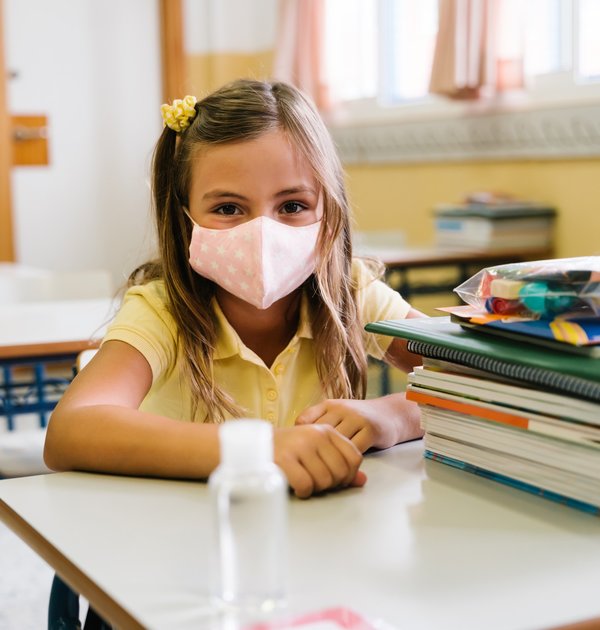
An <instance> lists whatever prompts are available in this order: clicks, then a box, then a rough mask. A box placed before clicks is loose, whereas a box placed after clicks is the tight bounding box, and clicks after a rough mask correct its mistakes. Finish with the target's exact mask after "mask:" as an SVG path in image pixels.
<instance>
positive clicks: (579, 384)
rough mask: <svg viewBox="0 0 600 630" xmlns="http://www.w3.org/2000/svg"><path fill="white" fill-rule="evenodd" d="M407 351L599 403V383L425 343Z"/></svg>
mask: <svg viewBox="0 0 600 630" xmlns="http://www.w3.org/2000/svg"><path fill="white" fill-rule="evenodd" d="M408 351H409V352H413V353H414V354H418V355H421V356H424V357H428V358H430V359H439V360H442V361H448V362H451V363H459V364H460V365H465V366H467V367H471V368H475V369H477V370H483V371H484V372H489V373H491V374H498V375H499V376H503V377H506V378H509V379H513V380H515V381H526V382H528V383H531V384H532V385H537V386H539V387H546V388H548V389H553V390H556V391H561V392H564V393H567V394H571V395H573V396H578V397H580V398H586V399H588V400H592V401H594V402H600V383H596V382H593V381H587V380H585V379H583V378H579V377H578V376H572V375H570V374H563V373H562V372H553V371H552V370H545V369H543V368H538V367H531V366H528V365H520V364H518V363H509V362H507V361H502V360H500V359H496V358H494V357H489V356H483V355H480V354H474V353H471V352H465V351H464V350H456V349H454V348H447V347H445V346H439V345H435V344H431V343H427V342H424V341H415V340H409V341H408Z"/></svg>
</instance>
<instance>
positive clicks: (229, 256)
mask: <svg viewBox="0 0 600 630" xmlns="http://www.w3.org/2000/svg"><path fill="white" fill-rule="evenodd" d="M320 226H321V222H320V221H317V222H316V223H313V224H311V225H305V226H301V227H294V226H290V225H286V224H284V223H279V222H278V221H274V220H273V219H269V218H267V217H257V218H256V219H252V221H247V222H245V223H241V224H240V225H236V226H235V227H233V228H229V229H225V230H214V229H210V228H205V227H201V226H199V225H196V224H194V227H193V229H192V240H191V242H190V265H191V267H192V269H193V270H194V271H195V272H196V273H199V274H200V275H201V276H204V277H205V278H208V279H209V280H213V281H214V282H216V283H217V284H218V285H219V286H220V287H222V288H223V289H225V290H226V291H229V293H232V294H233V295H236V296H237V297H239V298H241V299H242V300H244V301H246V302H248V303H250V304H252V305H253V306H256V308H260V309H265V308H269V306H271V304H273V302H276V301H277V300H280V299H281V298H282V297H285V296H286V295H289V294H290V293H291V292H292V291H294V290H295V289H297V288H298V287H299V286H300V285H301V284H302V283H303V282H304V281H305V280H306V279H307V278H308V277H309V276H310V274H311V273H313V272H314V270H315V248H316V244H317V237H318V235H319V228H320Z"/></svg>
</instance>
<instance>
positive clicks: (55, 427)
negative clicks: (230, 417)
mask: <svg viewBox="0 0 600 630" xmlns="http://www.w3.org/2000/svg"><path fill="white" fill-rule="evenodd" d="M217 432H218V425H216V424H210V423H206V424H195V423H191V422H181V421H178V420H172V419H170V418H165V417H162V416H158V415H154V414H149V413H145V412H142V411H138V410H136V409H128V408H124V407H118V406H112V405H92V406H82V407H69V408H64V409H61V408H60V405H59V406H58V407H57V409H56V410H55V412H54V414H53V415H52V418H51V420H50V423H49V425H48V430H47V436H46V445H45V448H44V460H45V461H46V464H47V465H48V467H49V468H52V469H54V470H86V471H97V472H108V473H116V474H130V475H149V476H157V477H174V478H206V477H208V475H209V474H210V473H211V472H212V470H213V469H214V468H215V467H216V466H217V464H218V462H219V446H218V433H217Z"/></svg>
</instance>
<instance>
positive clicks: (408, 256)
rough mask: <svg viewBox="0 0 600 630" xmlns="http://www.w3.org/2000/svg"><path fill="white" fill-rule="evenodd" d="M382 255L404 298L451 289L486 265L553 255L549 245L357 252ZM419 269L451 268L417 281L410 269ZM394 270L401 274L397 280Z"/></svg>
mask: <svg viewBox="0 0 600 630" xmlns="http://www.w3.org/2000/svg"><path fill="white" fill-rule="evenodd" d="M357 253H358V254H359V255H368V256H374V257H376V258H379V260H381V262H383V263H384V264H385V267H386V275H387V277H388V280H389V281H390V283H391V284H392V285H393V286H394V288H395V289H397V290H398V291H399V292H400V293H401V294H402V296H403V297H404V299H405V300H411V299H412V298H413V297H414V296H417V295H434V294H438V293H448V292H451V291H452V290H453V289H454V288H455V287H457V286H458V285H459V284H462V283H463V282H465V280H468V279H469V278H470V277H471V276H472V275H474V274H475V273H477V271H479V270H480V269H483V268H484V267H491V266H495V265H503V264H506V263H515V262H523V261H527V260H545V259H547V258H552V250H549V249H524V248H519V249H498V250H493V249H483V250H476V249H445V248H440V247H389V246H373V245H370V246H364V247H362V248H361V249H359V250H358V252H357ZM420 269H439V270H442V271H443V270H450V272H451V274H452V276H451V278H450V279H447V278H446V279H443V280H440V281H433V280H431V279H430V280H428V281H418V280H415V279H414V278H411V273H412V272H413V271H416V270H420ZM394 274H397V275H398V276H399V280H398V281H396V280H395V278H394V277H393V275H394Z"/></svg>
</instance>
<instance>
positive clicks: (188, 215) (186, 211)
mask: <svg viewBox="0 0 600 630" xmlns="http://www.w3.org/2000/svg"><path fill="white" fill-rule="evenodd" d="M181 207H182V208H183V211H184V212H185V214H186V215H187V218H188V219H189V220H190V221H191V222H192V225H195V226H196V227H200V226H199V225H198V224H197V223H196V222H195V221H194V219H192V215H191V214H190V211H189V210H188V209H187V208H186V207H185V206H184V205H183V204H181Z"/></svg>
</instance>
